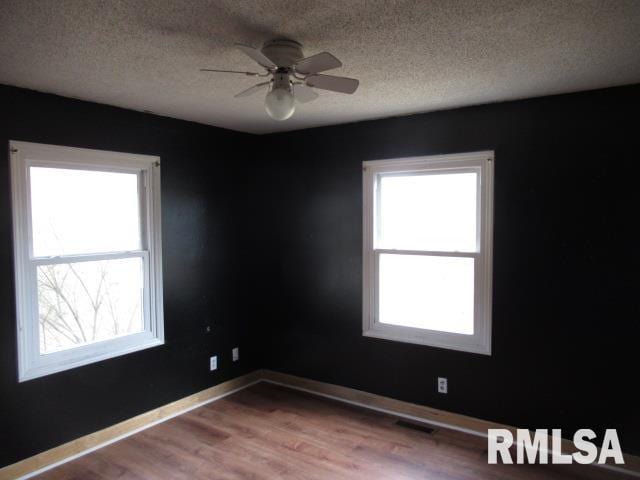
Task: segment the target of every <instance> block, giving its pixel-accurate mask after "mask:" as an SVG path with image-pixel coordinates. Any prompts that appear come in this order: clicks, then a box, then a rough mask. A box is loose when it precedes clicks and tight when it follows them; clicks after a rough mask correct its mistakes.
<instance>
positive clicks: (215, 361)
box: [209, 355, 218, 372]
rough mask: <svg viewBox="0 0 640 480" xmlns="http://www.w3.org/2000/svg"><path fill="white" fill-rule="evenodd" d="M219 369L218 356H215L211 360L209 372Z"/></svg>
mask: <svg viewBox="0 0 640 480" xmlns="http://www.w3.org/2000/svg"><path fill="white" fill-rule="evenodd" d="M217 369H218V356H217V355H214V356H213V357H211V358H209V371H211V372H213V371H214V370H217Z"/></svg>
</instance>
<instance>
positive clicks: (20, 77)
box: [0, 0, 640, 133]
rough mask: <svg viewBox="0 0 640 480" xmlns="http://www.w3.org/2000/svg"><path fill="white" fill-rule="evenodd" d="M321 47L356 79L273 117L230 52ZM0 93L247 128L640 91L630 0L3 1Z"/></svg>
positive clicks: (634, 4) (638, 32) (639, 39)
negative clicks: (244, 93) (351, 86)
mask: <svg viewBox="0 0 640 480" xmlns="http://www.w3.org/2000/svg"><path fill="white" fill-rule="evenodd" d="M282 36H285V37H289V38H292V39H294V40H297V41H299V42H301V43H302V44H303V46H304V48H305V54H307V55H311V54H314V53H318V52H321V51H329V52H331V53H333V54H334V55H336V56H337V57H338V58H339V59H341V60H342V62H343V64H344V67H343V68H341V69H339V70H334V71H331V72H327V73H331V74H336V75H345V76H351V77H355V78H358V79H360V81H361V83H360V89H359V90H358V91H357V92H356V93H355V94H354V95H350V96H349V95H340V94H337V93H332V92H324V91H321V92H320V94H321V97H320V98H319V99H318V100H316V101H315V102H313V103H309V104H305V105H301V106H299V107H298V110H297V112H296V113H295V115H294V117H293V118H292V119H290V120H288V121H286V122H276V121H274V120H271V119H270V118H269V117H268V116H267V115H266V113H265V112H264V108H263V98H262V96H261V95H256V96H253V97H249V98H241V99H235V98H233V95H234V94H235V93H237V92H238V91H240V90H242V89H244V88H247V87H249V86H250V85H252V84H253V83H256V82H255V79H252V78H250V77H245V76H241V75H238V76H236V75H224V74H215V73H201V72H199V71H198V69H199V68H201V67H209V68H222V69H241V70H242V69H254V68H255V65H254V64H252V61H251V60H250V59H249V58H248V57H246V56H244V54H242V53H241V52H239V51H236V50H235V49H234V48H233V47H232V45H233V43H235V42H241V43H247V44H252V45H254V46H257V47H259V46H260V45H261V44H262V42H264V41H265V40H268V39H270V38H273V37H282ZM0 83H4V84H9V85H17V86H20V87H26V88H31V89H35V90H41V91H45V92H52V93H56V94H60V95H64V96H69V97H75V98H80V99H84V100H91V101H95V102H99V103H105V104H110V105H117V106H121V107H126V108H131V109H135V110H149V111H152V112H154V113H157V114H160V115H166V116H170V117H176V118H182V119H186V120H193V121H197V122H201V123H206V124H210V125H216V126H220V127H226V128H231V129H234V130H241V131H245V132H253V133H268V132H275V131H282V130H295V129H300V128H308V127H316V126H320V125H330V124H338V123H345V122H352V121H357V120H365V119H371V118H380V117H387V116H395V115H405V114H410V113H417V112H425V111H430V110H440V109H444V108H451V107H458V106H464V105H471V104H479V103H488V102H495V101H501V100H509V99H516V98H526V97H534V96H540V95H548V94H554V93H563V92H572V91H578V90H586V89H593V88H600V87H606V86H613V85H623V84H630V83H640V0H580V1H572V0H500V1H499V0H431V1H427V0H423V1H417V0H415V1H408V0H407V1H401V0H342V1H339V0H325V1H322V0H317V1H314V0H257V1H249V0H212V1H205V0H194V1H184V0H175V1H169V0H108V1H98V0H2V2H1V3H0Z"/></svg>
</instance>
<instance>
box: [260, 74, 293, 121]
mask: <svg viewBox="0 0 640 480" xmlns="http://www.w3.org/2000/svg"><path fill="white" fill-rule="evenodd" d="M264 106H265V109H266V110H267V113H268V114H269V116H270V117H271V118H273V119H274V120H278V121H283V120H286V119H288V118H290V117H291V115H293V112H295V110H296V104H295V97H294V95H293V86H292V85H291V81H290V80H289V75H287V74H279V73H278V74H275V75H274V77H273V83H272V84H271V89H270V90H269V93H267V96H266V98H265V100H264Z"/></svg>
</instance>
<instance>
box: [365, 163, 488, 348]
mask: <svg viewBox="0 0 640 480" xmlns="http://www.w3.org/2000/svg"><path fill="white" fill-rule="evenodd" d="M493 164H494V153H493V152H492V151H483V152H472V153H463V154H453V155H434V156H427V157H409V158H398V159H389V160H371V161H365V162H363V233H364V235H363V237H364V238H363V335H364V336H366V337H375V338H382V339H386V340H395V341H399V342H407V343H415V344H419V345H429V346H433V347H439V348H446V349H451V350H460V351H465V352H473V353H480V354H485V355H491V304H492V293H491V292H492V250H493ZM463 172H476V173H478V177H477V178H478V189H477V195H478V202H477V214H476V218H477V220H478V221H477V222H476V228H477V235H476V250H475V251H473V252H459V251H423V250H394V249H392V250H390V249H381V248H377V247H376V245H375V241H376V224H377V221H376V218H375V216H376V215H377V214H378V212H379V209H378V208H377V207H378V202H379V198H378V197H377V195H378V193H379V189H378V185H379V181H380V178H381V176H384V175H397V174H405V175H406V174H409V175H411V174H417V175H420V174H425V173H426V174H429V173H431V174H437V173H463ZM384 253H390V254H401V255H423V256H446V257H466V258H473V259H474V266H475V267H474V268H475V279H474V296H475V298H474V334H473V335H464V334H458V333H448V332H441V331H435V330H427V329H420V328H412V327H405V326H400V325H391V324H383V323H380V322H379V321H378V318H377V317H378V285H379V258H380V254H384Z"/></svg>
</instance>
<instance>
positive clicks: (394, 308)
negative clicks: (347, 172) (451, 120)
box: [363, 152, 493, 354]
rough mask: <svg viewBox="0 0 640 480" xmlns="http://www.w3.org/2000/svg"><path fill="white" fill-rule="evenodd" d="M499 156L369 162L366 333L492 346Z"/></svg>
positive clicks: (479, 348) (462, 346)
mask: <svg viewBox="0 0 640 480" xmlns="http://www.w3.org/2000/svg"><path fill="white" fill-rule="evenodd" d="M492 160H493V154H492V152H478V153H471V154H462V155H444V156H435V157H420V158H409V159H397V160H378V161H372V162H364V175H363V182H364V184H363V187H364V244H363V245H364V285H363V286H364V290H363V296H364V298H363V300H364V302H363V332H364V334H365V335H366V336H373V337H380V338H385V339H391V340H398V341H405V342H411V343H419V344H425V345H432V346H439V347H444V348H451V349H457V350H465V351H471V352H477V353H485V354H489V353H490V334H491V332H490V325H491V321H490V312H491V305H490V304H491V237H492V235H491V222H492V188H493V187H492V182H493V164H492Z"/></svg>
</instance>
